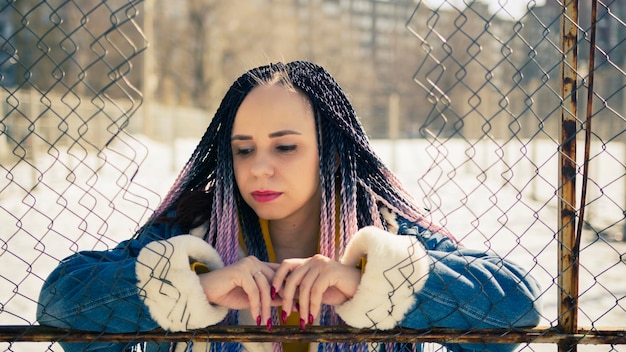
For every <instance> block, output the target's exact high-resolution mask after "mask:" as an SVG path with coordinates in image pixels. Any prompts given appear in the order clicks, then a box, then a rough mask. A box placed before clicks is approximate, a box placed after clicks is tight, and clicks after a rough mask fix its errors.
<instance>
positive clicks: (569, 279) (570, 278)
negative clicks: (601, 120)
mask: <svg viewBox="0 0 626 352" xmlns="http://www.w3.org/2000/svg"><path fill="white" fill-rule="evenodd" d="M578 23H579V21H578V0H565V2H564V4H563V14H562V15H561V51H562V55H563V57H562V60H561V72H560V73H561V77H560V78H561V87H560V88H561V92H560V93H561V99H562V105H561V147H560V152H559V165H560V167H559V188H558V190H559V191H558V194H559V197H558V202H559V210H560V216H559V219H558V242H559V243H558V273H557V274H558V288H559V290H558V292H559V300H558V302H559V304H558V326H557V327H558V329H559V330H560V332H561V333H563V334H564V336H572V338H571V339H569V338H565V339H562V340H559V342H558V349H559V352H565V351H569V352H576V350H577V346H576V344H577V343H579V341H578V340H577V339H575V338H573V335H574V334H575V332H576V330H577V323H578V276H579V262H578V260H577V257H578V255H577V253H575V252H574V248H575V247H576V244H575V243H576V209H575V204H576V170H577V166H576V131H577V125H578V124H577V119H576V117H577V113H578V110H577V105H576V104H577V88H578V27H579V25H578Z"/></svg>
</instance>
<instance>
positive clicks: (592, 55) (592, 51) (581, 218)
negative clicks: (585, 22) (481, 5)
mask: <svg viewBox="0 0 626 352" xmlns="http://www.w3.org/2000/svg"><path fill="white" fill-rule="evenodd" d="M597 19H598V0H591V31H590V34H589V36H590V39H589V65H588V67H589V68H588V70H587V72H588V74H587V111H586V114H585V151H584V153H585V155H584V156H583V179H582V185H581V190H580V207H579V210H578V226H577V228H576V243H575V245H574V254H575V255H576V259H577V260H578V259H579V258H580V256H579V252H580V239H581V237H582V233H583V227H584V226H583V225H584V223H585V206H586V204H587V183H588V179H589V157H590V154H591V117H592V116H593V91H594V86H593V81H594V79H593V78H594V76H595V66H596V32H597V31H596V30H597Z"/></svg>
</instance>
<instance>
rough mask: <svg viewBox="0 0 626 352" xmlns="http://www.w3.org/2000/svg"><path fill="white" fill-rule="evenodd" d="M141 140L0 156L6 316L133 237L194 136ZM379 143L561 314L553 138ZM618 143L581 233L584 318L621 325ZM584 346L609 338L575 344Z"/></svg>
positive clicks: (465, 234) (450, 219) (623, 249)
mask: <svg viewBox="0 0 626 352" xmlns="http://www.w3.org/2000/svg"><path fill="white" fill-rule="evenodd" d="M136 138H137V139H134V138H124V139H123V140H124V143H120V142H118V143H116V144H114V145H112V146H111V149H109V150H107V151H106V152H104V153H100V154H99V155H98V157H95V156H94V155H93V153H88V152H86V151H84V150H73V149H70V150H62V151H61V150H56V149H55V150H50V151H48V152H47V153H45V154H43V155H40V156H38V157H37V158H36V160H35V161H32V163H34V165H36V167H37V168H36V169H34V168H32V167H30V166H28V165H27V164H26V163H25V162H20V163H17V162H16V161H13V162H3V163H2V165H1V166H0V174H3V176H4V177H2V178H0V228H1V229H2V230H1V232H0V260H1V263H2V265H0V307H1V308H0V324H1V325H28V324H34V323H35V310H36V301H37V295H38V292H39V288H40V287H41V284H42V282H43V280H44V279H45V277H46V276H47V275H48V273H49V272H50V271H51V270H52V269H53V268H54V267H55V266H56V264H57V263H58V261H59V260H60V259H62V258H64V257H65V256H67V255H70V254H71V253H73V252H75V251H77V250H84V249H106V248H110V247H111V246H114V245H115V244H116V243H117V242H119V241H122V240H125V239H127V238H129V237H131V236H132V234H133V232H134V231H135V230H136V229H137V227H138V226H140V224H141V223H142V221H144V220H145V219H146V218H147V216H149V211H147V210H146V208H154V207H156V206H157V205H158V203H159V201H160V196H162V195H164V194H165V193H166V192H167V190H168V187H169V186H170V185H171V184H172V182H173V181H174V179H175V177H176V174H177V172H178V169H179V168H180V167H181V166H182V165H183V164H184V162H185V161H186V160H187V158H188V157H189V155H190V154H191V152H192V151H193V148H194V147H195V143H196V141H195V140H179V141H177V142H176V143H172V144H169V145H163V144H159V143H156V142H154V141H151V140H148V139H145V138H142V137H136ZM373 143H374V146H375V148H376V149H377V151H378V152H379V153H380V155H381V157H382V158H383V159H384V160H385V161H386V162H387V163H388V164H389V165H390V166H391V167H392V169H394V170H395V171H396V173H397V174H398V176H399V178H400V179H401V181H403V182H404V183H405V185H407V186H408V187H409V189H410V190H411V192H412V193H413V194H414V195H415V197H416V199H417V200H418V201H419V202H421V203H422V204H424V206H425V207H426V208H429V209H430V210H431V212H432V216H433V219H434V220H435V221H437V222H439V223H441V224H443V225H445V226H446V227H447V228H448V229H449V230H450V231H451V232H452V233H453V234H455V236H456V237H457V238H459V239H461V240H462V242H463V243H464V244H465V245H466V246H468V247H478V248H484V249H489V250H492V251H495V252H496V253H498V254H500V255H502V256H506V257H509V258H513V259H514V260H515V261H517V262H519V263H521V264H523V265H525V266H526V267H528V268H530V269H531V272H532V274H533V275H534V276H536V277H537V278H538V279H539V280H540V282H541V283H542V285H543V287H544V289H545V294H544V297H543V298H544V308H545V313H544V315H545V320H544V321H543V322H542V325H544V326H545V325H555V324H556V316H557V302H558V297H557V287H558V286H557V284H558V282H557V281H556V278H555V276H556V274H555V273H556V272H557V263H558V258H557V241H556V239H555V233H556V229H557V228H558V223H557V215H558V211H557V202H556V199H557V198H556V188H555V186H554V184H555V183H556V180H557V178H558V173H557V165H558V163H557V154H556V146H555V145H552V144H550V142H544V143H543V144H541V143H532V144H531V143H522V142H519V143H520V144H519V145H515V144H513V143H512V142H509V143H508V144H506V145H505V146H504V147H497V145H495V144H493V143H492V144H489V143H483V142H477V143H475V144H474V145H469V144H468V142H467V141H455V140H451V141H447V142H446V143H445V144H441V145H437V144H433V143H429V142H427V141H425V140H401V141H397V142H392V141H386V140H375V141H373ZM611 147H612V149H610V150H606V149H603V148H606V146H602V147H598V148H596V149H594V150H596V151H598V152H597V153H598V156H597V157H596V159H594V160H596V162H597V164H595V166H596V168H592V172H591V173H592V178H593V180H594V185H595V184H597V186H592V187H590V191H589V192H588V199H595V200H594V202H595V203H594V204H595V205H594V207H593V208H589V209H588V210H587V214H588V215H590V216H591V217H589V218H588V219H592V220H591V221H590V222H591V224H592V226H594V227H599V228H606V229H605V230H604V231H602V233H601V235H600V236H596V235H594V234H593V233H592V232H590V231H586V232H585V234H584V236H583V237H582V241H581V249H582V250H581V270H580V275H581V283H580V289H579V292H580V313H579V326H580V327H593V328H596V329H605V328H616V327H622V328H623V327H624V325H625V324H624V322H625V321H626V299H625V298H624V297H626V285H624V274H625V273H626V256H625V254H626V242H621V241H615V240H614V239H615V238H617V237H619V235H621V232H622V229H623V226H624V225H623V209H624V208H626V207H625V206H624V199H625V192H624V184H625V183H626V182H624V167H623V161H624V160H625V159H624V155H625V153H624V147H623V146H622V145H614V146H611ZM139 164H141V167H140V168H139ZM592 167H593V164H592ZM96 169H97V170H98V171H97V172H94V171H93V170H96ZM596 169H597V170H601V172H597V171H593V170H596ZM37 170H38V171H37ZM38 181H39V182H38ZM37 182H38V183H37ZM35 184H37V187H36V188H34V189H33V190H32V191H30V189H31V187H32V186H33V185H35ZM612 224H615V225H613V226H611V225H612ZM0 346H1V347H2V348H3V349H6V350H11V351H43V350H46V349H47V348H50V349H51V350H55V351H59V350H60V348H59V347H58V346H57V345H52V346H50V344H46V343H16V344H13V345H12V346H9V345H8V344H2V343H0ZM524 350H534V351H539V350H541V351H556V346H555V345H553V344H533V345H531V346H530V347H526V348H525V349H524ZM579 350H580V351H609V350H611V347H610V346H607V345H598V346H592V345H580V346H579ZM612 350H613V351H626V347H625V346H623V345H618V346H613V349H612Z"/></svg>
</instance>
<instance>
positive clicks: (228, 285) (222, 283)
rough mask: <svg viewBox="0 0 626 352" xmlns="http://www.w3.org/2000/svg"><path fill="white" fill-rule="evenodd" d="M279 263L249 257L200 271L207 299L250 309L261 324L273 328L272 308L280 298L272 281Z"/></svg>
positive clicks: (258, 323) (233, 307) (222, 304)
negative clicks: (275, 294) (272, 285)
mask: <svg viewBox="0 0 626 352" xmlns="http://www.w3.org/2000/svg"><path fill="white" fill-rule="evenodd" d="M277 268H278V264H274V263H266V262H262V261H260V260H259V259H257V258H256V257H254V256H248V257H245V258H243V259H241V260H240V261H238V262H237V263H235V264H233V265H229V266H226V267H223V268H221V269H217V270H214V271H211V272H209V273H205V274H200V275H199V277H200V284H201V285H202V287H203V288H204V293H205V295H206V298H207V300H208V301H209V302H210V303H212V304H217V305H220V306H222V307H227V308H230V309H250V314H251V315H252V318H253V319H255V320H256V323H257V325H261V323H263V324H267V328H268V330H269V329H271V326H272V325H271V307H272V306H278V305H280V303H281V301H280V299H272V297H271V292H270V291H271V286H270V285H271V280H272V278H273V277H274V275H275V271H276V269H277Z"/></svg>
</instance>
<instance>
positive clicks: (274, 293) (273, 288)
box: [270, 286, 276, 299]
mask: <svg viewBox="0 0 626 352" xmlns="http://www.w3.org/2000/svg"><path fill="white" fill-rule="evenodd" d="M270 296H271V297H272V299H276V288H275V287H274V286H272V288H271V289H270Z"/></svg>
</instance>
